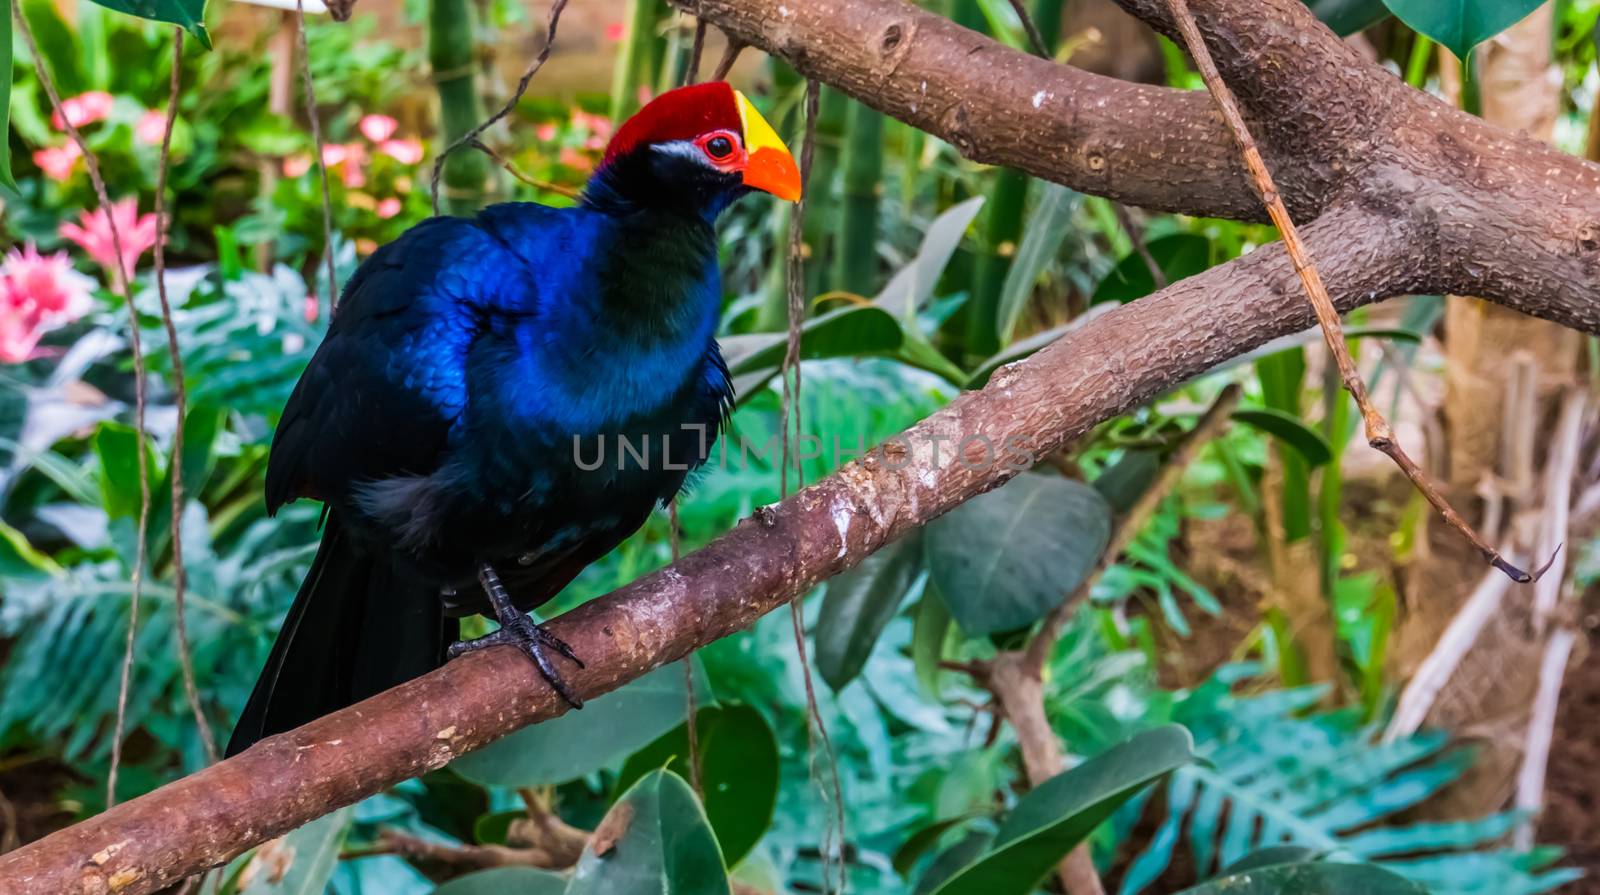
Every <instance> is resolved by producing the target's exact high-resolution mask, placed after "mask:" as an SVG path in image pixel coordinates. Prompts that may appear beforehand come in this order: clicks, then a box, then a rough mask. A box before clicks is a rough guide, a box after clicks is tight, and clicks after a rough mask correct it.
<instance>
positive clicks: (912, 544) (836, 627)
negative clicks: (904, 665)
mask: <svg viewBox="0 0 1600 895" xmlns="http://www.w3.org/2000/svg"><path fill="white" fill-rule="evenodd" d="M921 573H922V540H921V538H920V537H918V536H917V535H912V536H910V537H906V538H902V539H901V540H899V541H897V542H895V543H893V544H890V545H888V546H887V547H884V548H882V549H881V550H879V551H878V552H877V553H874V554H872V555H871V556H869V557H867V558H866V559H865V560H862V562H861V564H860V565H858V566H856V567H855V568H853V569H850V570H849V571H847V572H844V573H842V574H840V575H839V576H837V577H835V578H833V579H832V580H830V581H829V582H828V590H827V593H826V594H824V595H823V597H822V611H821V612H820V613H819V614H818V615H817V625H816V629H815V630H814V631H813V632H812V637H813V638H814V639H815V640H816V644H817V671H818V672H819V673H821V675H822V679H823V680H825V681H827V682H828V686H830V687H832V688H833V689H834V690H836V691H837V690H840V689H843V688H844V685H845V684H848V683H850V682H851V681H852V680H854V679H855V676H856V675H857V674H860V673H861V668H862V666H864V665H866V664H867V656H868V655H870V654H871V653H872V647H873V645H874V644H876V643H877V642H878V636H879V635H881V634H882V633H883V629H884V628H886V627H888V626H889V622H890V621H891V620H892V619H893V618H894V616H895V613H896V612H898V611H899V610H900V601H901V600H903V599H904V598H905V595H906V592H907V591H908V590H910V589H911V585H912V583H913V582H915V581H916V580H917V576H918V575H919V574H921Z"/></svg>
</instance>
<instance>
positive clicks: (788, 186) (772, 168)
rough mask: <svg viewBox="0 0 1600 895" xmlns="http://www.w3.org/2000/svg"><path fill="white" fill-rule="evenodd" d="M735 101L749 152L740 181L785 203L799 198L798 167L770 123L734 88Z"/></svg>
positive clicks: (746, 150)
mask: <svg viewBox="0 0 1600 895" xmlns="http://www.w3.org/2000/svg"><path fill="white" fill-rule="evenodd" d="M733 95H734V98H735V99H737V100H738V102H739V120H740V121H741V122H743V124H744V148H745V152H746V153H748V154H749V160H748V161H747V162H746V163H745V169H744V184H745V186H748V187H750V188H751V189H757V190H761V191H763V192H767V193H771V194H772V195H774V196H777V197H778V198H779V199H784V200H786V201H789V202H798V201H800V168H799V167H798V166H796V165H795V163H794V156H792V155H790V154H789V147H787V146H785V145H783V140H781V139H779V138H778V134H777V132H776V131H774V130H773V129H772V125H770V124H768V123H767V119H765V118H762V117H761V113H760V112H758V111H756V107H755V106H753V105H751V103H750V100H748V99H745V96H744V94H743V93H740V92H739V91H737V90H735V91H734V92H733Z"/></svg>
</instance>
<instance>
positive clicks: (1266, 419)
mask: <svg viewBox="0 0 1600 895" xmlns="http://www.w3.org/2000/svg"><path fill="white" fill-rule="evenodd" d="M1233 419H1234V420H1235V421H1237V422H1241V423H1244V424H1246V425H1249V426H1254V427H1255V428H1257V429H1260V430H1261V431H1263V432H1265V433H1267V434H1268V435H1271V436H1273V437H1274V438H1277V439H1278V440H1279V441H1281V442H1283V443H1284V444H1286V445H1288V446H1289V447H1291V448H1293V449H1294V450H1295V452H1296V453H1298V454H1299V455H1300V456H1301V457H1302V458H1304V459H1305V461H1306V463H1307V464H1308V465H1310V466H1312V467H1317V466H1321V465H1323V464H1324V463H1327V462H1328V461H1330V460H1332V459H1333V448H1332V447H1331V446H1330V445H1329V444H1328V439H1326V438H1324V437H1323V435H1322V433H1321V432H1318V431H1317V430H1316V429H1313V428H1311V427H1310V426H1308V425H1306V424H1305V423H1304V422H1302V421H1301V420H1300V418H1299V417H1297V416H1295V415H1294V414H1292V413H1286V412H1284V411H1282V410H1278V409H1276V408H1272V407H1241V408H1240V409H1238V410H1235V411H1234V412H1233Z"/></svg>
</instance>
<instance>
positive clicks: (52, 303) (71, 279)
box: [0, 242, 94, 325]
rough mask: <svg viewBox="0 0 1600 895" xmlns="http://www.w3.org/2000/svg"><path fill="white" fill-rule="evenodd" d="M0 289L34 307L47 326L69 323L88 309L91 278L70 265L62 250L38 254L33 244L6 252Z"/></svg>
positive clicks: (8, 295) (66, 255) (0, 274)
mask: <svg viewBox="0 0 1600 895" xmlns="http://www.w3.org/2000/svg"><path fill="white" fill-rule="evenodd" d="M0 289H3V290H4V292H5V295H6V296H7V297H8V298H12V299H16V298H21V299H24V300H26V301H27V302H29V303H31V304H32V305H34V306H35V307H37V308H38V309H39V311H40V314H41V316H42V318H43V320H44V322H45V323H46V324H48V325H60V324H62V323H70V322H72V321H74V320H76V319H78V318H79V317H82V316H83V315H84V314H86V313H88V312H89V306H90V305H91V304H92V302H93V298H92V295H91V293H93V292H94V280H91V279H90V278H88V277H86V276H84V275H83V274H81V273H79V272H77V271H76V270H74V269H73V268H72V258H71V256H69V255H68V254H67V253H66V252H55V253H53V254H50V255H41V254H39V250H38V249H37V248H36V247H34V244H33V243H31V242H30V243H28V244H27V245H26V246H24V247H23V248H22V249H21V250H18V249H12V250H11V251H9V252H7V253H6V257H5V261H4V263H3V264H0Z"/></svg>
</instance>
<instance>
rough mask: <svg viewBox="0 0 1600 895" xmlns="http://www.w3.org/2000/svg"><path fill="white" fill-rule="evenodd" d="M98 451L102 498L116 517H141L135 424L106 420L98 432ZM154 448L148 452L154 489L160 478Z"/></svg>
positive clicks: (147, 461) (96, 446)
mask: <svg viewBox="0 0 1600 895" xmlns="http://www.w3.org/2000/svg"><path fill="white" fill-rule="evenodd" d="M93 442H94V453H95V456H96V457H97V458H98V459H99V461H100V500H101V503H102V505H103V506H104V507H105V511H106V515H108V516H110V517H111V518H113V519H136V518H138V516H139V502H140V492H139V439H138V436H137V435H136V434H135V433H134V430H133V429H132V427H129V426H124V425H123V424H121V423H113V422H104V423H101V424H100V427H99V428H98V429H96V430H95V433H94V439H93ZM155 454H156V451H155V449H154V448H150V449H149V450H147V451H145V466H146V467H147V469H148V470H149V474H150V478H149V480H150V482H151V488H152V489H154V487H155V484H154V483H155V481H156V469H155Z"/></svg>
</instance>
